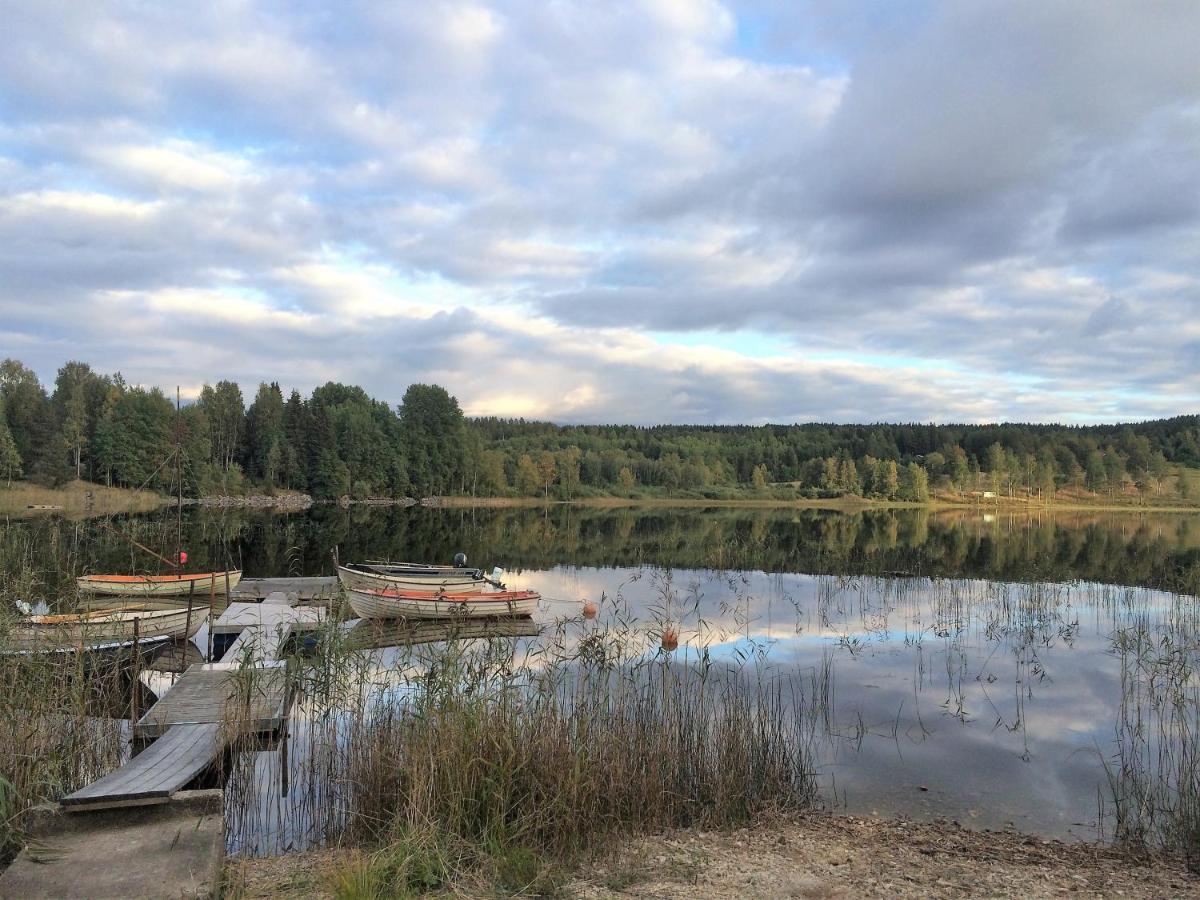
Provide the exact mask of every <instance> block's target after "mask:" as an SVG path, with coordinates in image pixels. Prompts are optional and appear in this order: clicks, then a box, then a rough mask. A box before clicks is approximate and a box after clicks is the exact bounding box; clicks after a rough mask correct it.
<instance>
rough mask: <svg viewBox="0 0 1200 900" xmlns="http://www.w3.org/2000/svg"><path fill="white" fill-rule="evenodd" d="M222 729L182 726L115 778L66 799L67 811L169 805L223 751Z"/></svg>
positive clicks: (111, 777) (164, 737) (150, 748)
mask: <svg viewBox="0 0 1200 900" xmlns="http://www.w3.org/2000/svg"><path fill="white" fill-rule="evenodd" d="M219 731H220V726H219V725H217V724H215V723H205V724H195V725H179V726H176V727H173V728H171V730H170V732H169V733H167V734H165V735H164V736H163V738H162V739H161V740H159V741H155V742H154V743H153V744H151V745H150V747H148V748H147V749H146V750H143V751H142V752H141V753H139V754H138V755H137V756H135V757H133V758H132V759H131V760H129V762H127V763H126V764H125V765H123V766H121V768H119V769H117V771H115V772H113V773H112V774H111V775H107V776H105V777H104V778H101V779H100V780H99V781H94V782H92V783H91V784H89V785H88V786H87V787H85V788H83V789H82V790H78V791H76V792H75V793H73V794H71V795H70V796H68V797H64V798H63V799H62V806H63V808H64V809H68V810H71V811H77V810H79V809H85V808H86V809H111V808H113V807H118V806H144V805H146V804H149V803H166V802H167V801H168V800H170V799H171V795H172V794H173V793H175V792H176V791H180V790H182V789H183V788H184V786H185V785H187V783H188V782H190V781H191V780H192V779H194V778H195V777H196V776H198V775H199V774H200V773H201V772H203V771H204V770H205V769H206V768H208V766H209V764H210V763H212V761H213V760H214V759H215V758H216V756H217V754H218V753H219V752H220V751H221V738H220V735H219Z"/></svg>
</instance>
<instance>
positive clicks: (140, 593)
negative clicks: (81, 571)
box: [75, 570, 242, 597]
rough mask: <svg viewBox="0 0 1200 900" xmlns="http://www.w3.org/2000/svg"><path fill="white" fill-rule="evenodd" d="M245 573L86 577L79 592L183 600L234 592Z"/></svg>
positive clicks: (84, 576)
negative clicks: (195, 596) (185, 597)
mask: <svg viewBox="0 0 1200 900" xmlns="http://www.w3.org/2000/svg"><path fill="white" fill-rule="evenodd" d="M241 580H242V573H241V572H240V571H237V570H234V571H230V572H195V573H192V574H187V575H83V576H81V577H79V578H77V579H75V581H76V583H77V584H78V585H79V590H81V591H83V592H85V593H89V594H111V595H113V596H123V597H182V596H186V595H187V594H196V595H198V596H204V595H207V594H210V593H212V594H224V593H226V592H228V591H231V590H233V588H234V587H235V586H236V585H237V583H238V582H239V581H241Z"/></svg>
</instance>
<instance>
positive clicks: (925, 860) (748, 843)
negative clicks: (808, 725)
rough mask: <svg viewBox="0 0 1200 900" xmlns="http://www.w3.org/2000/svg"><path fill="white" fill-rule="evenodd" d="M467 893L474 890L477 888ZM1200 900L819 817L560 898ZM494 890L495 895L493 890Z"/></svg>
mask: <svg viewBox="0 0 1200 900" xmlns="http://www.w3.org/2000/svg"><path fill="white" fill-rule="evenodd" d="M345 858H346V852H345V851H325V852H322V853H315V854H295V855H292V856H285V857H279V858H276V859H266V860H248V861H235V862H231V863H230V864H229V866H228V867H227V875H228V878H227V881H228V882H229V884H230V887H231V891H230V893H231V894H232V895H234V896H242V897H247V898H249V897H276V898H279V897H320V896H330V883H331V882H330V878H329V873H330V872H331V871H332V870H333V869H334V868H335V867H336V866H337V865H338V863H339V861H340V860H343V859H345ZM469 893H470V892H468V893H467V894H464V896H465V895H469ZM1064 895H1071V896H1076V897H1189V896H1190V897H1200V878H1198V877H1196V876H1193V875H1189V874H1188V873H1187V871H1186V870H1185V868H1184V867H1183V865H1182V863H1181V862H1180V861H1178V860H1174V859H1167V858H1162V857H1138V856H1134V855H1131V854H1129V853H1125V852H1121V851H1117V850H1113V849H1111V848H1108V847H1103V846H1096V845H1090V844H1064V843H1061V842H1058V841H1047V840H1043V839H1041V838H1036V837H1029V836H1027V835H1021V834H1016V833H1009V832H986V831H970V830H968V829H964V828H961V827H959V826H958V825H954V824H916V823H910V822H902V821H897V820H882V819H870V818H856V817H851V816H838V815H827V814H813V815H811V816H807V817H805V818H802V819H800V820H793V821H789V822H786V823H772V824H762V825H759V826H756V827H753V828H747V829H742V830H738V831H732V832H695V831H682V832H673V833H670V834H666V835H654V836H649V837H644V838H637V839H634V840H631V841H629V842H627V843H626V844H625V845H624V846H623V847H621V848H620V850H619V851H618V852H617V853H616V854H615V855H613V856H610V857H607V858H605V859H603V860H601V861H599V862H597V863H595V864H593V865H590V866H587V867H584V868H583V869H581V870H579V871H578V872H576V873H575V875H574V877H573V878H572V879H571V880H569V881H568V882H567V883H566V884H565V885H564V886H563V890H562V896H565V897H579V898H597V900H598V898H628V897H647V898H649V897H654V898H664V900H665V898H688V900H695V898H699V897H739V898H741V897H744V898H766V897H791V898H810V897H811V898H819V897H844V898H851V897H923V898H924V897H929V898H947V897H1022V898H1024V897H1061V896H1064ZM491 896H495V894H494V893H493V894H491Z"/></svg>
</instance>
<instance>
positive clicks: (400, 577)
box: [337, 563, 488, 593]
mask: <svg viewBox="0 0 1200 900" xmlns="http://www.w3.org/2000/svg"><path fill="white" fill-rule="evenodd" d="M337 574H338V580H339V581H341V583H342V587H344V588H346V589H347V590H351V591H353V590H364V591H366V590H386V589H393V590H401V591H437V590H443V589H444V590H448V591H456V592H458V593H473V592H476V591H482V590H483V589H484V588H485V587H486V586H487V583H488V582H487V580H486V579H485V578H484V577H483V573H482V572H480V571H479V570H478V569H455V568H452V567H450V566H411V567H405V566H392V565H386V566H384V565H376V564H371V563H355V564H351V565H345V566H342V565H339V566H338V567H337Z"/></svg>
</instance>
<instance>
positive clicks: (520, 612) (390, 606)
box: [348, 588, 542, 619]
mask: <svg viewBox="0 0 1200 900" xmlns="http://www.w3.org/2000/svg"><path fill="white" fill-rule="evenodd" d="M348 593H349V600H350V608H351V609H353V610H354V614H355V615H356V616H359V617H360V618H364V619H452V618H454V617H456V616H471V617H475V616H529V615H532V614H533V612H534V611H535V610H536V609H537V605H538V601H539V600H541V599H542V598H541V595H540V594H538V593H537V592H536V591H496V592H494V593H490V594H476V593H445V592H433V591H402V590H395V589H385V590H370V589H367V590H359V589H354V588H352V589H350V590H349V592H348Z"/></svg>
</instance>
